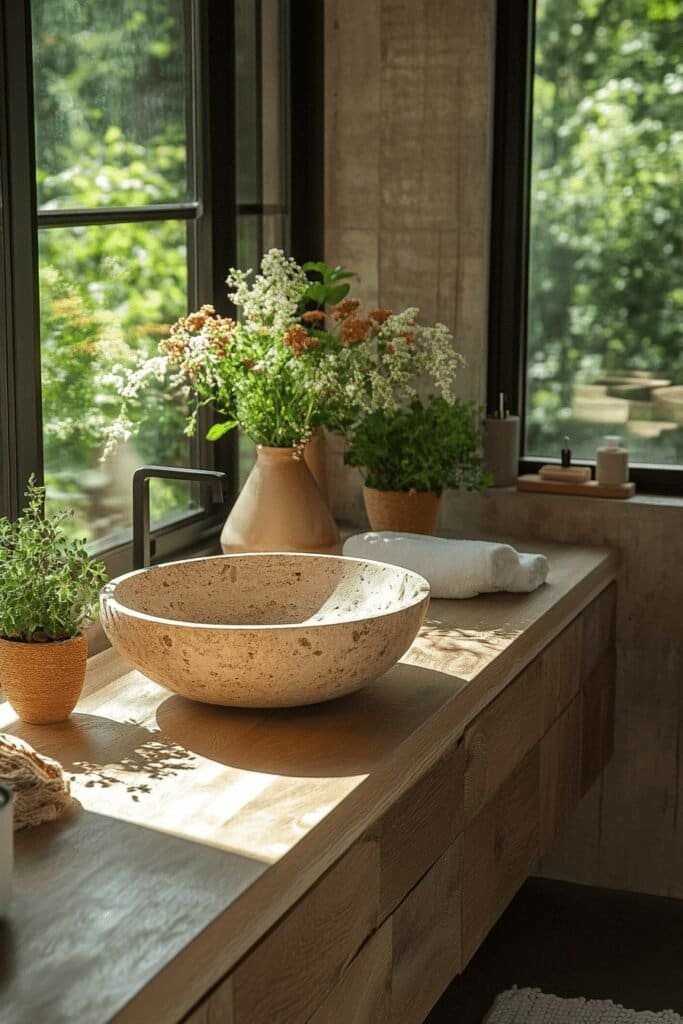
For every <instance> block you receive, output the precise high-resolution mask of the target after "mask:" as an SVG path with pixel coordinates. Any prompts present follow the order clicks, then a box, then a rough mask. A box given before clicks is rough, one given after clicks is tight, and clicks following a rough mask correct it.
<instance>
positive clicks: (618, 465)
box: [595, 434, 628, 485]
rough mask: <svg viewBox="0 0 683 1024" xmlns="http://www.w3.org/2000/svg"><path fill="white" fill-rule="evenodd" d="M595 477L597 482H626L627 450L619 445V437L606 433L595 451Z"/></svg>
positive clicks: (609, 483)
mask: <svg viewBox="0 0 683 1024" xmlns="http://www.w3.org/2000/svg"><path fill="white" fill-rule="evenodd" d="M595 477H596V480H597V482H598V483H599V484H606V485H615V484H626V483H628V450H627V449H626V448H622V447H621V438H620V437H617V436H616V434H608V435H607V437H605V438H603V443H602V446H601V447H600V448H598V451H597V457H596V465H595Z"/></svg>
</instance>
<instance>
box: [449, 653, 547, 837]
mask: <svg viewBox="0 0 683 1024" xmlns="http://www.w3.org/2000/svg"><path fill="white" fill-rule="evenodd" d="M542 686H543V676H542V673H541V665H540V662H539V660H538V659H536V661H533V662H532V663H531V664H530V665H529V666H528V667H527V668H526V669H524V671H523V672H520V674H519V675H518V676H517V677H516V678H515V679H513V681H512V682H511V683H510V685H509V686H508V687H507V689H505V690H504V691H503V693H501V694H500V696H499V697H497V698H496V699H495V700H494V701H493V703H492V704H491V705H490V706H489V707H488V708H486V710H485V711H483V712H482V713H481V714H480V715H479V716H478V717H477V718H476V719H475V721H474V722H473V723H472V725H471V726H470V727H469V728H468V729H467V731H466V733H465V822H466V823H469V822H471V821H472V820H473V818H474V817H475V816H476V815H477V814H478V813H479V812H480V811H481V809H482V808H483V807H484V806H485V804H487V803H488V802H489V801H490V800H491V799H492V797H493V796H494V795H495V793H496V792H498V790H499V789H500V787H501V786H502V785H503V783H504V782H505V780H506V779H508V778H509V777H510V775H511V774H512V772H513V771H514V770H515V768H516V767H517V765H519V764H520V763H521V761H522V760H523V759H524V757H526V755H527V754H528V753H529V751H530V750H531V749H532V748H533V747H534V746H535V745H536V744H537V743H538V742H539V740H540V738H541V736H542V734H543V689H542Z"/></svg>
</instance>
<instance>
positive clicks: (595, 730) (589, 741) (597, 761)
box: [581, 650, 616, 793]
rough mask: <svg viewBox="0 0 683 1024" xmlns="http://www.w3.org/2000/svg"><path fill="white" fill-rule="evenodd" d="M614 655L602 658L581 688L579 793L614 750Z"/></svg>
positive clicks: (611, 652) (585, 788) (603, 765)
mask: <svg viewBox="0 0 683 1024" xmlns="http://www.w3.org/2000/svg"><path fill="white" fill-rule="evenodd" d="M615 687H616V655H615V652H614V650H610V651H609V652H608V653H607V654H605V655H604V656H603V657H602V659H601V660H600V662H599V663H598V664H597V665H596V667H595V668H594V670H593V672H592V673H591V674H590V676H589V677H588V679H586V681H585V682H584V684H583V722H582V730H583V740H582V745H581V792H582V793H587V792H588V790H589V789H590V787H591V786H592V785H593V783H594V782H595V780H596V779H597V777H598V775H599V774H600V772H601V771H602V769H603V768H604V767H605V765H606V764H607V762H608V761H609V759H610V758H611V756H612V753H613V749H614V696H615Z"/></svg>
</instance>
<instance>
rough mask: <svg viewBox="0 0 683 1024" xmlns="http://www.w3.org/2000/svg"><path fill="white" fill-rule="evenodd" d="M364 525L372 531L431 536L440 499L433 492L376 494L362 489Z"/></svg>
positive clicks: (366, 488)
mask: <svg viewBox="0 0 683 1024" xmlns="http://www.w3.org/2000/svg"><path fill="white" fill-rule="evenodd" d="M363 500H364V502H365V511H366V512H367V516H368V522H369V523H370V527H371V529H373V530H395V531H396V532H398V533H434V530H435V529H436V521H437V519H438V516H439V506H440V504H441V495H439V494H437V493H436V492H435V491H378V490H375V488H374V487H364V488H363Z"/></svg>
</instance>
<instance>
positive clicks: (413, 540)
mask: <svg viewBox="0 0 683 1024" xmlns="http://www.w3.org/2000/svg"><path fill="white" fill-rule="evenodd" d="M343 553H344V554H345V555H349V556H350V557H352V558H369V559H373V560H374V561H376V562H388V563H389V564H390V565H400V566H402V567H403V568H404V569H412V570H413V572H417V573H419V574H420V576H424V578H425V579H426V580H427V581H428V583H429V584H430V587H431V593H432V597H435V598H439V597H441V598H448V599H451V598H466V597H476V595H477V594H486V593H491V592H493V591H496V590H511V591H514V592H516V593H526V592H528V591H531V590H535V589H536V587H538V586H540V585H541V583H543V582H545V579H546V576H547V575H548V560H547V559H546V558H545V556H544V555H521V554H519V552H517V551H515V549H514V548H513V547H510V545H509V544H496V543H492V542H490V541H481V540H446V539H445V538H443V537H427V536H425V535H424V534H420V533H395V532H392V531H389V530H386V531H383V532H379V533H375V532H370V533H358V534H355V535H354V536H353V537H349V539H348V540H347V541H346V543H345V544H344V552H343Z"/></svg>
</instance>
